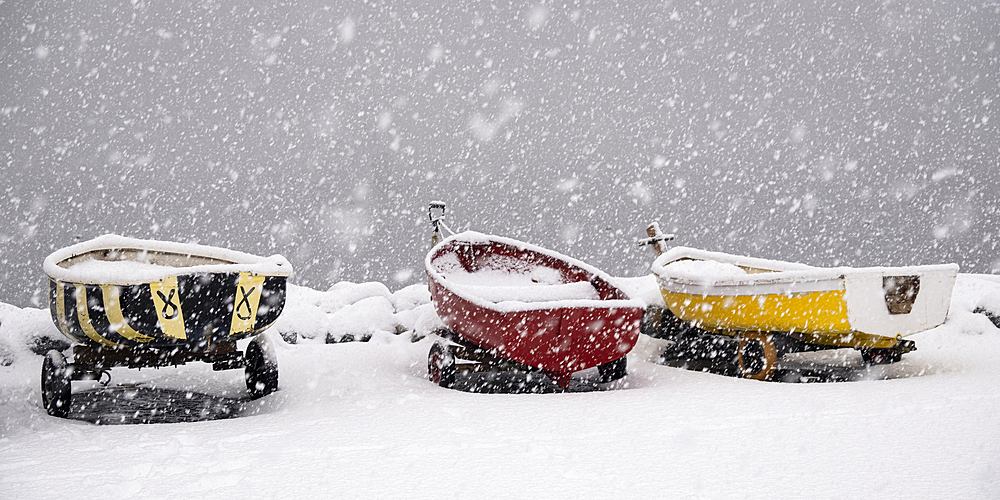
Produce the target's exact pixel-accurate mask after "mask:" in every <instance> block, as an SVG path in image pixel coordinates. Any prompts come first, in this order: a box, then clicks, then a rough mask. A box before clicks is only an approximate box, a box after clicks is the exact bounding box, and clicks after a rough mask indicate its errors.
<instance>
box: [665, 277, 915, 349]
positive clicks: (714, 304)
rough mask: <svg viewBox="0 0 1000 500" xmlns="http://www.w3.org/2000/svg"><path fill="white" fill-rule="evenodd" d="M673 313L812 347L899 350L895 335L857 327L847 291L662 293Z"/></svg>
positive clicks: (715, 328)
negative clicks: (781, 335)
mask: <svg viewBox="0 0 1000 500" xmlns="http://www.w3.org/2000/svg"><path fill="white" fill-rule="evenodd" d="M660 293H661V294H662V295H663V301H664V302H665V303H666V305H667V308H668V309H670V312H672V313H674V315H675V316H677V317H678V318H681V319H683V320H684V321H687V322H689V323H692V324H695V325H697V326H698V327H699V328H701V329H704V330H708V331H712V332H716V333H722V334H726V335H737V334H739V333H740V332H748V331H754V332H758V331H762V332H782V333H785V334H787V335H789V336H790V337H793V338H797V339H798V340H802V341H803V342H807V343H810V344H820V345H830V346H842V347H893V346H895V345H896V343H897V342H898V340H897V339H896V338H894V337H885V336H881V335H870V334H865V333H861V332H856V331H853V330H852V329H851V326H850V322H849V321H848V318H847V304H846V302H845V301H844V291H843V290H830V291H827V292H810V293H803V294H790V295H784V294H771V295H746V296H703V295H694V294H687V293H676V292H670V291H667V290H663V289H661V290H660Z"/></svg>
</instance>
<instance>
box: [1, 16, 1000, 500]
mask: <svg viewBox="0 0 1000 500" xmlns="http://www.w3.org/2000/svg"><path fill="white" fill-rule="evenodd" d="M998 41H1000V6H998V4H996V3H995V2H987V1H984V0H958V1H949V0H898V1H896V0H891V1H886V0H877V1H876V0H856V1H848V2H839V1H838V2H819V1H814V2H782V1H776V2H763V3H745V2H739V1H735V0H709V1H705V0H702V1H691V2H684V1H672V0H666V1H662V2H613V1H595V2H589V1H580V0H570V1H565V2H551V1H539V2H535V1H531V2H507V3H502V4H497V3H495V2H485V1H477V0H468V1H458V2H445V3H441V2H424V1H419V0H414V1H402V2H385V1H380V0H374V1H368V0H366V1H361V2H347V1H343V0H331V1H319V0H306V1H299V2H283V1H281V2H263V3H261V2H251V3H239V4H228V3H226V2H217V1H213V0H200V1H189V0H168V1H162V2H160V1H147V0H131V1H130V2H120V3H114V4H105V3H100V2H97V3H95V2H85V1H82V0H71V1H69V2H64V3H60V4H52V3H48V2H19V1H11V0H0V88H2V89H3V92H2V93H0V144H2V146H3V147H0V174H2V177H3V182H2V183H0V189H2V196H0V497H2V498H51V497H54V496H61V495H72V496H74V497H80V498H102V499H106V498H168V497H170V498H176V497H193V496H202V497H207V498H230V497H233V498H235V497H248V496H252V497H271V498H287V497H306V498H311V497H317V498H318V497H343V498H356V497H361V498H432V497H433V498H442V497H443V498H477V497H482V498H512V497H533V498H599V497H600V498H607V497H637V498H646V497H652V496H658V497H666V498H733V497H741V498H803V497H814V498H843V497H860V498H945V497H955V498H996V497H998V496H1000V465H998V464H1000V416H998V415H1000V364H998V363H997V359H1000V329H998V327H997V326H995V325H994V323H993V322H991V320H990V318H988V317H987V316H986V315H984V314H981V313H977V312H974V311H977V310H982V308H983V307H985V309H986V310H987V311H994V312H996V313H997V314H1000V299H998V297H1000V295H993V294H995V293H998V292H1000V278H998V277H997V273H998V271H1000V160H998V158H1000V128H998V127H1000V119H998V117H997V116H996V114H997V113H996V111H997V106H998V104H1000V85H998V82H1000V48H998V47H997V43H998ZM431 200H444V201H446V202H447V205H448V208H447V214H446V220H447V223H448V224H449V225H450V226H452V227H453V228H454V229H456V230H464V229H472V230H476V231H480V232H483V233H488V234H497V235H501V236H506V237H513V238H517V239H520V240H523V241H527V242H531V243H532V244H536V245H539V246H542V247H545V248H550V249H553V250H555V251H558V252H561V253H564V254H566V255H569V256H572V257H574V258H578V259H581V260H583V261H585V262H587V263H588V264H591V265H593V266H595V267H597V268H599V269H601V270H603V271H605V272H607V273H609V274H611V275H612V276H616V277H619V278H620V279H621V280H622V281H623V282H624V283H627V284H628V288H629V291H630V292H631V293H632V294H634V295H635V296H636V297H637V298H639V299H641V300H642V301H644V302H645V303H646V304H648V305H662V298H661V297H660V296H659V294H658V292H657V289H656V282H655V280H654V279H653V277H652V275H651V273H650V264H651V263H652V261H653V258H654V257H653V255H652V253H650V252H649V250H648V249H646V248H642V247H639V246H637V245H636V240H637V239H639V238H641V237H644V236H645V235H644V232H643V231H644V228H645V227H646V226H647V225H648V224H649V223H650V222H653V221H658V222H659V223H660V224H661V226H662V227H663V229H664V230H665V231H667V232H670V233H675V234H676V235H677V239H676V241H675V242H676V243H677V244H682V245H685V246H690V247H697V248H704V249H706V250H711V251H721V252H730V253H734V254H741V255H749V256H754V257H760V258H765V259H779V260H784V261H790V262H801V263H804V264H809V265H813V266H823V267H832V266H854V267H862V266H910V265H920V264H946V263H955V264H958V265H959V266H960V269H961V270H960V274H959V277H958V281H957V284H956V286H955V289H954V293H953V295H952V298H951V307H950V310H949V313H948V318H947V321H946V322H945V323H944V324H943V325H942V326H939V327H937V328H934V329H932V330H929V331H926V332H922V333H919V334H917V335H914V336H912V337H910V339H912V340H914V341H915V342H916V344H917V346H918V349H917V350H916V351H914V352H911V353H908V354H906V355H905V356H904V357H903V360H902V361H901V362H899V363H895V364H891V365H884V366H867V365H866V364H865V363H863V361H862V359H861V356H860V354H859V353H858V352H857V351H855V350H852V349H838V350H831V351H823V352H815V353H804V354H794V355H789V356H786V357H785V358H784V359H782V361H781V363H782V369H783V370H784V373H787V374H789V375H788V376H787V377H784V378H783V379H782V380H779V381H775V382H760V381H754V380H745V379H740V378H734V377H727V376H722V375H719V374H714V373H707V372H702V371H698V370H686V369H683V368H681V367H677V366H668V365H667V364H665V363H663V361H662V359H660V357H659V355H660V353H661V352H662V351H663V349H664V345H663V341H662V340H658V339H653V338H650V337H648V336H645V335H643V336H640V339H639V342H638V344H637V345H636V346H635V348H634V349H633V350H632V351H631V352H630V353H629V354H628V374H627V376H626V377H625V378H624V379H622V380H620V381H616V382H613V383H610V384H600V383H597V382H595V380H596V374H595V373H594V372H595V371H594V370H587V371H584V372H581V373H577V374H575V375H574V379H573V382H572V384H571V387H570V390H568V391H560V390H558V388H557V387H556V386H555V385H554V384H552V383H551V382H550V381H548V380H547V379H545V378H544V377H542V378H541V379H539V378H538V377H536V378H535V379H525V380H523V381H522V380H521V379H518V380H519V384H520V385H519V387H521V390H518V391H514V393H500V392H501V391H495V390H482V386H476V385H475V384H471V385H469V386H463V387H459V388H458V389H445V388H442V387H439V386H438V385H435V384H433V383H431V382H430V381H428V380H427V353H428V349H429V348H430V346H431V344H432V343H433V341H434V336H433V335H431V332H432V331H433V330H434V328H436V327H437V326H439V325H440V319H439V318H438V317H437V316H436V314H435V313H434V310H433V307H432V305H431V299H430V295H429V293H428V290H427V282H426V279H427V276H426V274H425V270H424V265H423V262H424V256H425V255H426V253H427V251H428V250H429V248H430V240H429V236H430V234H429V233H430V226H429V224H428V217H427V203H428V202H429V201H431ZM107 233H114V234H120V235H124V236H129V237H134V238H146V239H157V240H164V241H176V242H181V243H197V244H203V245H212V246H217V247H222V248H228V249H233V250H237V251H241V252H247V253H251V254H255V255H261V256H269V255H274V254H280V255H283V256H284V257H286V258H287V259H288V261H289V262H291V263H292V265H294V268H295V274H294V276H293V277H292V278H291V280H290V281H289V287H288V291H287V303H286V307H285V310H284V312H283V313H282V315H281V317H280V318H279V320H278V322H277V323H276V324H275V325H274V326H273V327H271V328H270V329H269V330H268V331H267V333H266V335H268V337H269V338H270V339H271V341H272V343H273V345H274V346H275V347H276V351H277V356H278V364H279V369H280V380H279V386H278V390H277V392H275V393H273V394H270V395H268V396H265V397H263V398H261V399H257V400H250V399H249V398H248V397H247V395H246V388H245V386H244V381H243V375H242V371H241V370H235V371H220V372H214V371H212V368H211V366H210V365H207V364H204V363H191V364H187V365H184V366H180V367H169V368H161V369H142V370H129V369H124V368H115V369H114V370H113V371H112V374H111V382H110V384H108V385H106V386H105V385H102V384H101V383H99V382H96V381H95V382H87V381H80V382H74V383H73V392H74V394H73V406H72V408H71V411H70V416H69V418H65V419H63V418H55V417H52V416H49V415H48V414H46V411H45V409H44V408H43V407H42V403H41V396H40V387H39V375H40V370H41V365H42V356H40V354H43V353H44V351H45V350H46V349H47V348H49V347H52V346H56V347H64V346H62V345H60V342H63V341H65V340H67V339H65V337H63V336H62V335H61V334H60V333H59V330H58V329H57V328H56V326H55V325H54V323H53V320H52V317H51V315H50V313H49V303H48V301H49V296H48V286H49V285H48V279H47V277H46V275H45V273H43V272H42V261H43V259H44V258H45V257H46V256H47V255H49V254H50V253H52V252H53V251H55V250H57V249H60V248H64V247H67V246H69V245H72V244H74V243H77V242H80V241H83V240H88V239H91V238H94V237H97V236H99V235H102V234H107ZM67 352H68V351H67ZM505 376H510V377H515V378H517V377H522V376H523V375H517V374H513V375H505ZM522 382H523V383H522ZM476 387H479V388H480V390H476Z"/></svg>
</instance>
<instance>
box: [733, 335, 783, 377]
mask: <svg viewBox="0 0 1000 500" xmlns="http://www.w3.org/2000/svg"><path fill="white" fill-rule="evenodd" d="M736 361H737V363H739V366H740V374H741V375H742V376H743V378H750V379H754V380H770V379H771V376H772V375H774V370H775V368H777V366H778V350H777V349H776V348H775V347H774V341H773V340H772V339H771V335H770V334H767V333H762V332H751V333H744V334H742V335H741V336H740V348H739V351H737V356H736Z"/></svg>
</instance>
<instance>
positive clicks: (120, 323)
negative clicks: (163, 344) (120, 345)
mask: <svg viewBox="0 0 1000 500" xmlns="http://www.w3.org/2000/svg"><path fill="white" fill-rule="evenodd" d="M101 292H102V293H103V294H104V312H105V314H107V316H108V322H109V323H110V324H111V329H112V330H114V331H115V333H117V334H118V335H121V336H122V337H125V338H127V339H129V340H131V341H133V342H149V341H150V340H153V337H150V336H147V335H143V334H141V333H139V332H137V331H135V330H134V329H133V328H132V327H130V326H129V325H128V322H127V321H125V315H124V314H123V313H122V304H121V298H120V295H121V289H120V288H118V287H117V286H115V285H101Z"/></svg>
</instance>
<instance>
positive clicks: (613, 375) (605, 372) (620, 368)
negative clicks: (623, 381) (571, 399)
mask: <svg viewBox="0 0 1000 500" xmlns="http://www.w3.org/2000/svg"><path fill="white" fill-rule="evenodd" d="M627 368H628V360H627V359H625V356H622V357H620V358H618V359H616V360H614V361H611V362H609V363H604V364H603V365H597V371H598V372H599V373H600V374H601V383H607V382H614V381H615V380H618V379H620V378H623V377H625V375H628V370H627Z"/></svg>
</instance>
